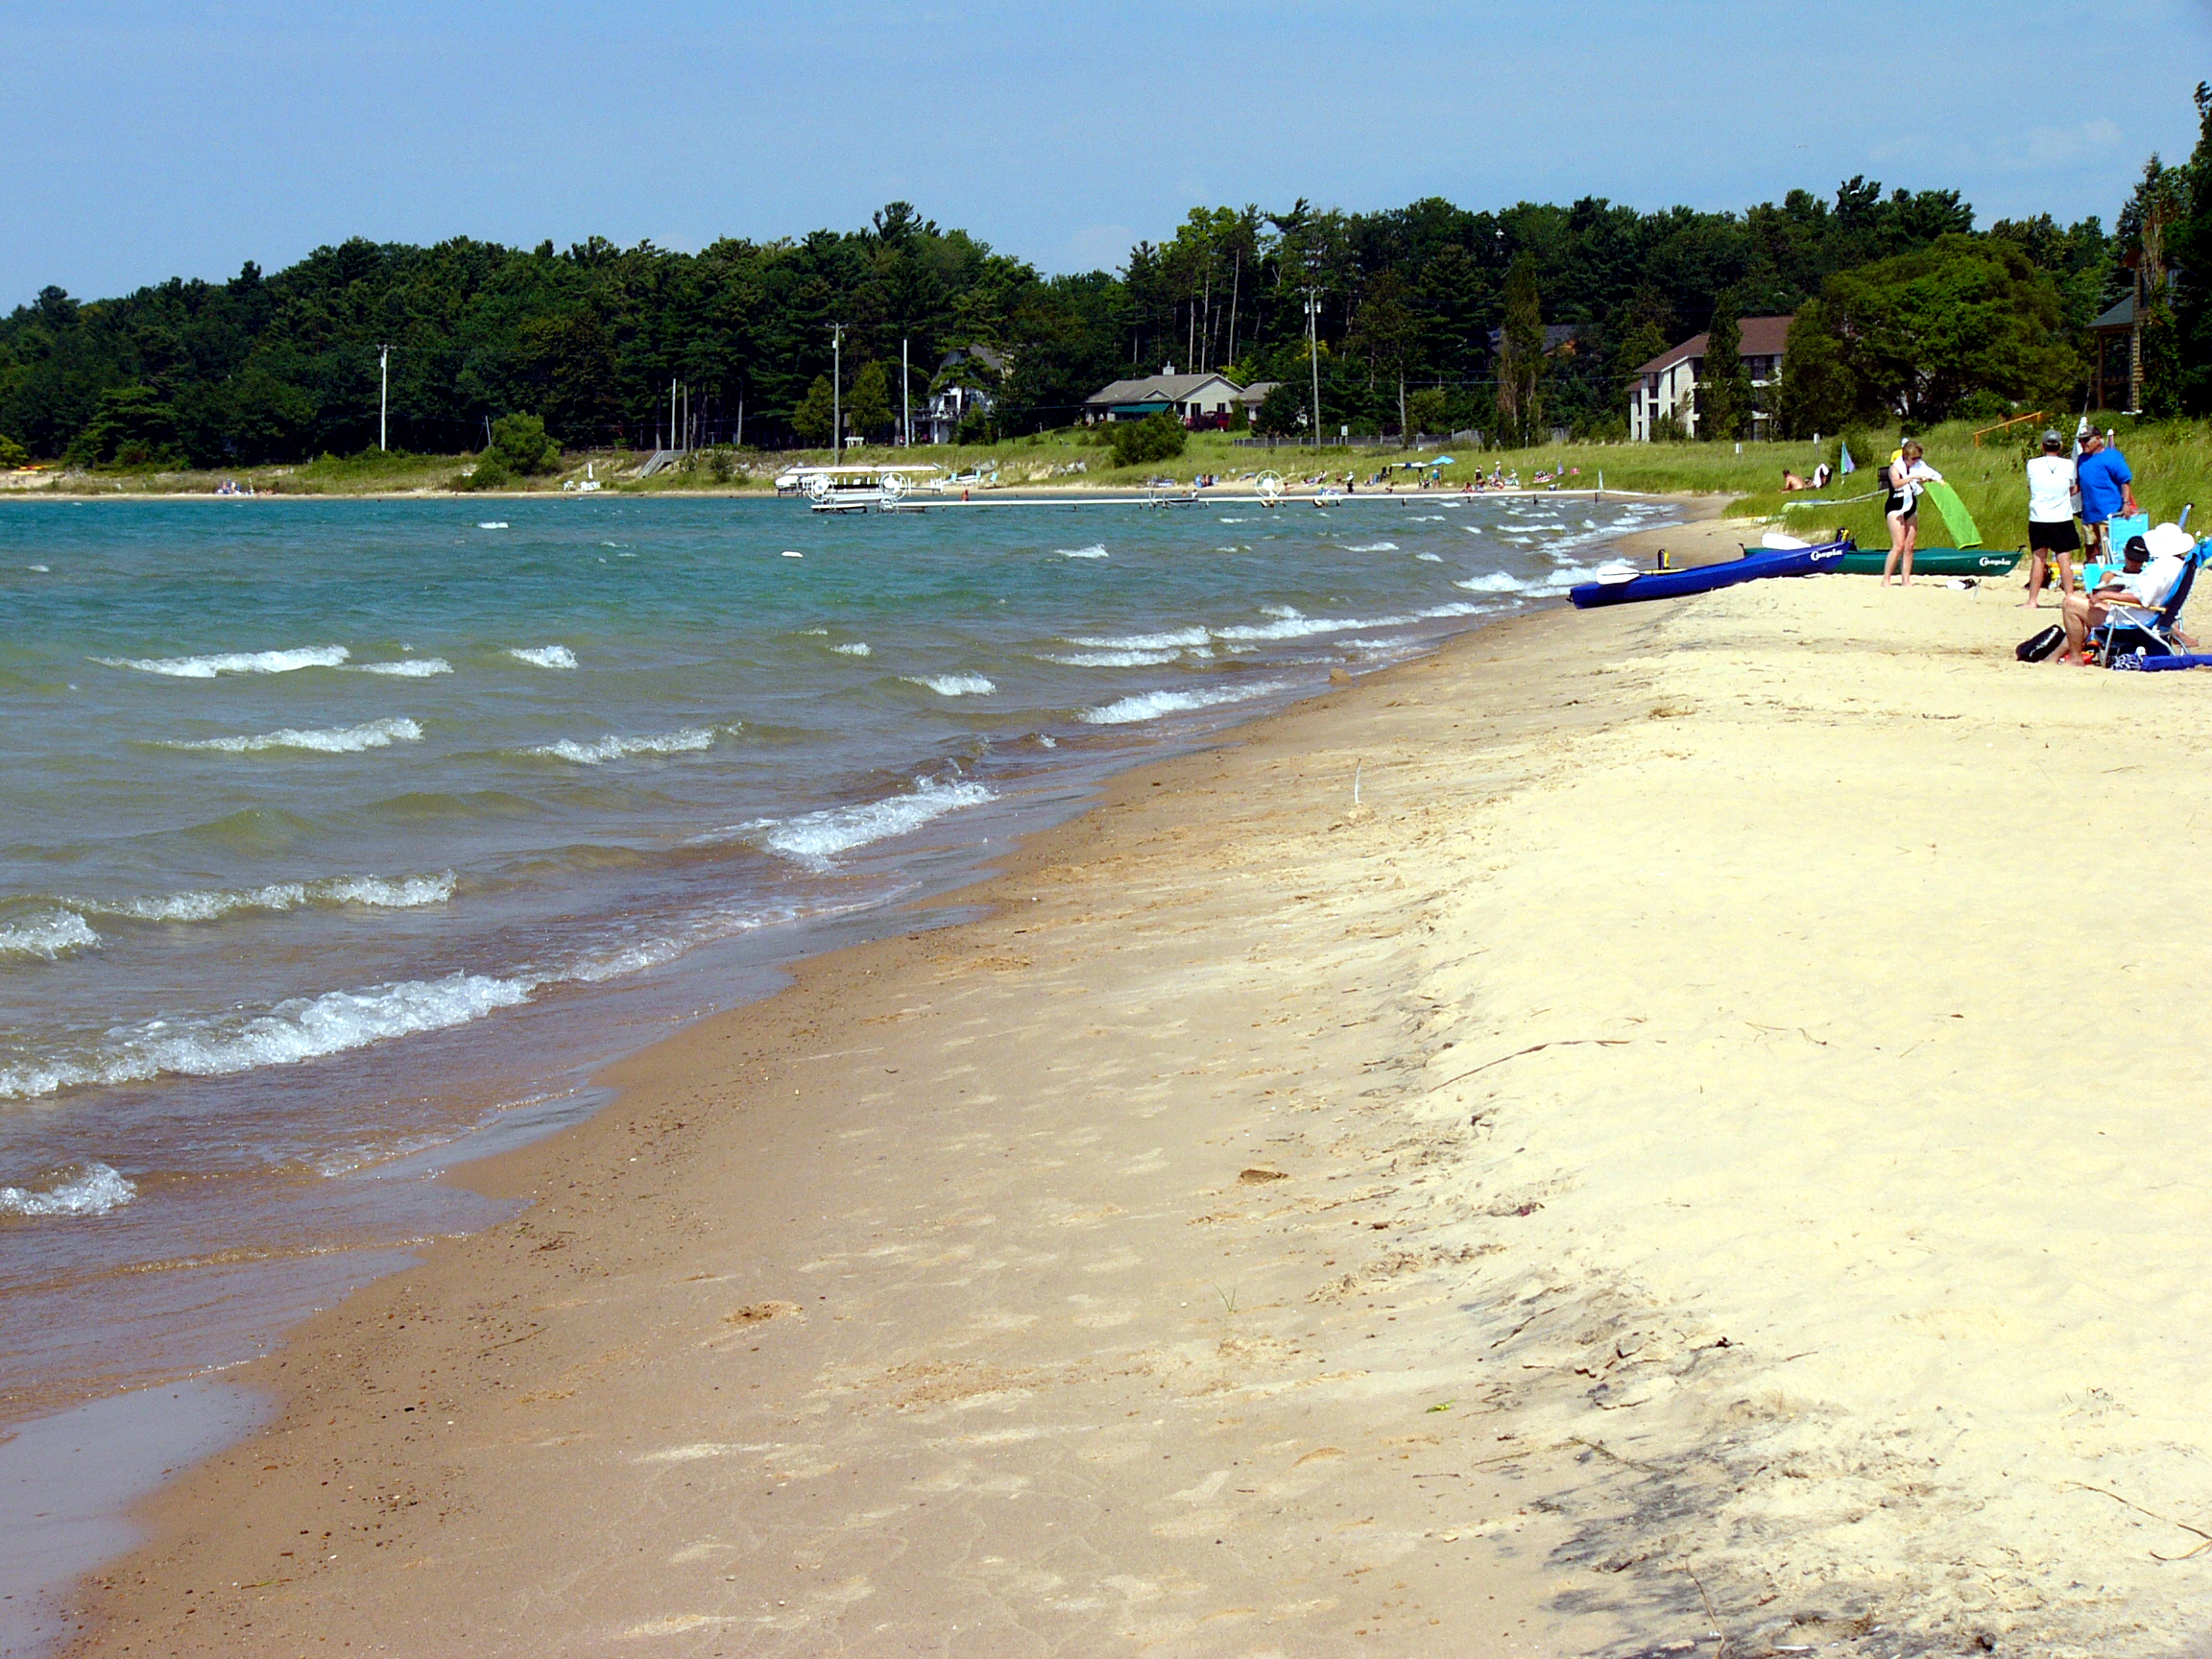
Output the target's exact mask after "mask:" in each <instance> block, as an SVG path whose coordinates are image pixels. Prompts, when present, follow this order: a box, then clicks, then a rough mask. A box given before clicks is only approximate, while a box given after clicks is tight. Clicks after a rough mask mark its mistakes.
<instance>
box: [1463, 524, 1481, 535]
mask: <svg viewBox="0 0 2212 1659" xmlns="http://www.w3.org/2000/svg"><path fill="white" fill-rule="evenodd" d="M1459 528H1460V529H1462V530H1464V531H1466V532H1467V534H1468V535H1470V536H1479V535H1481V534H1482V526H1481V525H1479V524H1462V525H1460V526H1459Z"/></svg>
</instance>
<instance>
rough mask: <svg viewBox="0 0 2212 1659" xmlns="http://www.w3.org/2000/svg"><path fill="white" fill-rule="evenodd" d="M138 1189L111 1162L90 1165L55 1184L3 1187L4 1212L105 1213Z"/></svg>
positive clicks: (0, 1207) (1, 1203)
mask: <svg viewBox="0 0 2212 1659" xmlns="http://www.w3.org/2000/svg"><path fill="white" fill-rule="evenodd" d="M137 1190H138V1189H137V1188H135V1187H133V1186H132V1184H131V1183H130V1182H129V1181H128V1180H126V1179H125V1178H124V1177H123V1176H121V1175H119V1174H117V1173H116V1172H115V1171H114V1170H113V1169H110V1168H109V1167H108V1166H107V1165H105V1164H86V1165H85V1166H84V1167H83V1168H81V1169H78V1170H77V1171H75V1172H74V1173H73V1174H70V1175H66V1176H63V1177H62V1178H61V1179H60V1180H58V1181H56V1182H55V1183H54V1185H52V1186H51V1187H46V1188H36V1187H0V1215H105V1214H108V1211H110V1210H120V1209H121V1208H122V1207H123V1206H124V1205H126V1204H128V1203H130V1202H131V1200H132V1197H133V1196H135V1195H136V1193H137Z"/></svg>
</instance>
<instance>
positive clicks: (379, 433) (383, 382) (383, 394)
mask: <svg viewBox="0 0 2212 1659" xmlns="http://www.w3.org/2000/svg"><path fill="white" fill-rule="evenodd" d="M376 376H377V388H376V451H377V453H378V454H382V453H383V452H384V428H385V418H386V416H387V415H388V413H389V412H390V410H391V407H392V348H391V347H389V346H379V347H377V348H376Z"/></svg>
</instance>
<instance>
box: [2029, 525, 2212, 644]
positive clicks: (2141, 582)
mask: <svg viewBox="0 0 2212 1659" xmlns="http://www.w3.org/2000/svg"><path fill="white" fill-rule="evenodd" d="M2159 528H2160V529H2161V530H2163V529H2165V528H2166V526H2164V525H2160V526H2159ZM2180 541H2181V543H2182V544H2183V545H2188V544H2189V538H2188V536H2187V534H2186V533H2185V532H2184V533H2182V534H2181V536H2180ZM2125 557H2126V559H2127V570H2126V573H2125V574H2123V573H2122V572H2121V571H2118V570H2115V571H2113V572H2112V574H2110V575H2109V576H2107V577H2105V578H2104V583H2103V584H2102V585H2101V586H2100V587H2099V588H2098V589H2097V591H2096V592H2094V593H2068V594H2066V595H2064V596H2063V597H2062V598H2060V599H2059V601H2058V620H2059V621H2060V623H2062V624H2063V625H2064V626H2065V629H2066V649H2065V650H2063V651H2061V652H2059V653H2058V661H2061V662H2080V663H2083V664H2086V663H2087V662H2088V661H2089V655H2088V643H2089V634H2090V631H2091V630H2092V629H2095V628H2099V627H2102V626H2103V625H2104V619H2105V618H2106V617H2107V616H2110V615H2113V614H2115V613H2117V614H2118V615H2119V617H2120V620H2121V621H2123V622H2126V621H2130V620H2137V621H2148V620H2150V619H2151V618H2152V616H2155V615H2156V614H2157V613H2158V608H2159V607H2160V606H2161V605H2163V604H2165V603H2166V599H2167V596H2168V595H2169V594H2170V593H2172V592H2173V591H2174V584H2175V583H2176V582H2177V581H2179V580H2180V578H2181V569H2182V560H2181V558H2180V556H2179V555H2178V554H2177V553H2174V552H2166V551H2161V552H2160V553H2159V555H2158V556H2157V557H2156V558H2155V559H2153V558H2152V557H2151V550H2150V547H2149V546H2148V545H2147V544H2146V543H2145V541H2144V540H2143V538H2142V537H2140V536H2137V537H2134V538H2132V539H2131V540H2130V541H2128V550H2127V553H2126V555H2125Z"/></svg>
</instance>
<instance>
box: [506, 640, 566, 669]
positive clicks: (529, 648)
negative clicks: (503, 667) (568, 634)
mask: <svg viewBox="0 0 2212 1659" xmlns="http://www.w3.org/2000/svg"><path fill="white" fill-rule="evenodd" d="M507 655H508V656H510V657H512V658H514V659H515V661H517V662H527V663H529V664H530V666H531V667H533V668H573V667H575V666H576V653H575V652H573V651H571V650H569V649H568V647H567V646H565V645H515V646H510V647H509V648H508V651H507Z"/></svg>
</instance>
